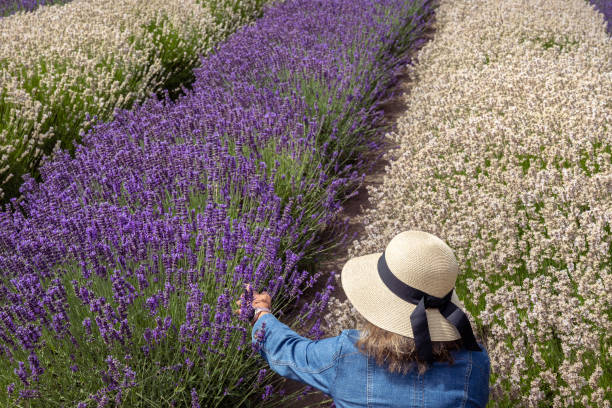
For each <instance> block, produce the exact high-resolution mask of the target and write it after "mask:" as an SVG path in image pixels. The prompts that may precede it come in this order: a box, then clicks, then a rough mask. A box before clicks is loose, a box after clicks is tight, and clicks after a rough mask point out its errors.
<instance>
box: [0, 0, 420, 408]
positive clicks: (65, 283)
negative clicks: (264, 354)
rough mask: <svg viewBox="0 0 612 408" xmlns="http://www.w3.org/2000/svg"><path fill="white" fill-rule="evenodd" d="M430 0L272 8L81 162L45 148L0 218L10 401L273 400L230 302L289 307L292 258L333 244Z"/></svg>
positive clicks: (310, 278)
mask: <svg viewBox="0 0 612 408" xmlns="http://www.w3.org/2000/svg"><path fill="white" fill-rule="evenodd" d="M76 1H77V0H75V2H76ZM170 3H171V4H173V3H172V2H170ZM430 13H431V8H430V6H429V5H428V3H427V2H426V1H421V0H415V1H405V0H381V1H377V2H371V1H369V0H359V1H355V0H326V1H311V0H291V1H287V2H285V3H279V4H276V5H274V7H270V8H268V9H267V11H266V14H265V17H264V18H262V19H261V20H258V21H257V22H256V24H254V25H252V26H248V27H244V28H243V29H241V30H240V31H239V32H237V33H236V34H235V35H233V36H231V37H229V38H228V40H227V41H226V42H224V43H223V44H222V45H221V46H220V47H219V48H218V50H217V51H216V52H215V53H214V54H210V55H209V56H207V57H206V58H203V59H202V66H201V68H199V69H197V70H196V71H195V77H196V80H195V83H194V84H193V91H191V92H187V93H186V95H184V96H181V97H180V98H179V99H177V100H176V101H174V102H173V101H171V100H169V99H167V98H166V99H156V98H155V99H150V100H148V101H146V103H144V104H143V105H141V106H138V107H136V108H135V109H134V110H132V111H120V112H117V114H116V116H115V119H114V120H113V121H112V122H109V123H101V124H97V125H95V126H94V128H93V129H92V130H91V131H90V132H88V133H87V134H85V135H84V137H83V145H79V146H77V148H76V152H75V156H74V157H72V156H71V155H70V154H69V152H67V151H65V150H62V149H58V151H57V152H56V154H55V156H54V157H52V158H47V159H45V160H44V161H43V164H42V165H41V167H40V174H41V178H42V182H36V181H35V180H34V178H32V177H30V176H26V177H25V178H26V181H25V182H24V184H23V185H22V187H21V193H22V194H23V196H24V200H22V201H19V202H18V200H16V199H12V200H11V208H10V209H9V208H8V206H7V208H6V209H5V211H3V212H0V354H2V358H1V359H0V372H1V373H9V374H0V385H1V386H2V387H6V388H7V389H9V388H8V387H10V389H11V394H10V396H7V397H6V398H9V400H8V401H9V404H10V403H11V402H14V401H15V400H16V398H25V397H24V396H21V397H19V395H20V394H19V392H21V391H23V390H28V393H29V394H27V395H29V396H30V398H31V399H34V398H36V395H40V396H42V397H43V398H44V399H45V400H46V401H58V402H59V401H73V402H74V405H76V404H77V402H80V403H81V405H80V406H92V405H91V404H92V403H93V404H97V405H98V406H104V405H105V404H107V403H110V401H112V400H113V399H114V400H115V401H119V403H121V404H125V406H143V405H146V406H148V402H147V401H148V400H151V401H162V402H163V401H166V402H168V404H173V403H176V404H179V405H181V406H188V405H189V404H192V405H194V406H197V405H200V406H207V407H213V406H237V405H239V404H240V403H241V401H244V399H245V398H246V397H248V396H249V395H251V394H252V395H253V396H254V397H255V398H256V399H258V400H259V401H260V403H261V404H263V403H265V400H267V399H269V398H270V397H271V392H272V387H270V386H269V384H265V382H264V381H263V380H264V379H265V378H262V379H261V380H262V381H261V384H255V385H253V383H254V382H256V380H257V377H258V374H257V373H258V370H259V368H261V367H260V364H259V363H257V360H256V359H254V358H253V354H255V353H254V350H253V349H252V346H251V347H249V343H250V341H249V340H250V336H249V333H248V331H247V330H248V328H249V324H248V322H247V318H246V316H248V315H249V310H248V307H250V305H248V302H243V303H242V306H241V308H242V310H240V313H235V311H234V310H233V308H234V306H235V301H236V300H237V299H238V298H239V296H240V295H241V294H242V293H243V284H244V283H247V282H248V283H250V284H251V286H252V287H253V289H255V290H258V291H261V290H262V289H263V288H265V289H266V290H267V291H268V292H269V293H270V295H271V296H272V297H273V298H274V299H275V302H276V304H275V305H274V306H275V308H278V309H283V308H285V307H286V306H287V305H289V304H290V303H291V301H292V300H298V299H299V297H300V295H302V293H303V291H304V290H306V289H307V288H309V287H312V285H313V284H314V283H315V281H316V280H317V279H318V278H319V277H320V275H321V274H320V273H317V274H314V275H310V274H309V273H308V271H306V270H303V266H300V265H303V264H307V263H311V262H312V261H313V258H314V257H315V256H317V255H318V254H320V253H321V252H322V251H324V250H325V249H326V248H327V247H326V245H328V244H330V243H328V242H320V241H318V243H316V242H317V241H315V240H316V239H317V238H318V237H319V233H320V232H321V231H322V230H323V229H325V228H328V227H330V226H334V225H337V222H338V217H337V215H338V214H339V212H340V210H341V206H340V200H341V198H342V197H343V196H345V195H346V194H350V193H351V192H352V190H354V189H355V188H356V187H357V185H358V182H359V181H360V180H361V179H362V173H360V171H363V168H364V163H363V160H360V154H361V151H363V150H364V149H368V148H369V149H375V148H376V147H377V142H380V136H381V134H380V132H379V131H378V130H377V129H376V128H375V126H376V125H377V123H378V120H379V119H380V117H381V114H380V110H379V105H380V103H382V101H383V100H384V98H385V97H386V96H387V93H386V89H387V88H388V86H389V84H390V83H392V81H393V80H394V75H395V73H396V70H397V69H398V68H399V67H401V65H402V64H403V63H405V60H404V59H403V58H404V57H401V56H400V55H402V53H403V52H404V51H406V50H407V49H408V48H409V47H411V46H412V45H413V44H414V43H415V40H416V38H418V37H419V36H420V35H421V34H422V32H423V30H424V28H425V21H426V17H427V16H428V15H429V14H430ZM332 283H333V282H332V279H329V280H328V282H327V283H326V285H325V289H323V290H322V291H321V292H318V293H316V294H315V296H314V299H313V300H312V301H311V302H309V303H307V304H305V305H304V306H305V307H304V309H302V310H301V315H302V316H303V318H302V319H298V321H297V322H295V325H297V326H299V325H300V324H303V323H305V322H306V321H307V320H308V319H309V318H310V317H312V316H314V315H315V314H317V312H319V311H320V310H322V309H323V308H324V307H325V306H326V304H327V302H328V300H329V297H330V293H331V292H332V291H333V289H334V285H333V284H332ZM311 333H312V335H314V336H315V337H318V336H320V335H321V332H320V330H319V324H318V323H317V324H315V326H313V328H312V329H311ZM249 352H250V353H251V354H249ZM30 355H37V356H39V358H41V364H40V370H43V371H40V372H39V371H37V372H36V373H34V372H33V371H32V370H31V369H29V368H28V367H31V364H30V365H28V364H29V360H28V358H29V356H30ZM41 356H42V357H41ZM26 361H27V362H26ZM13 370H17V372H15V373H14V375H13V374H11V373H13ZM35 370H38V368H36V369H35ZM100 373H102V375H100ZM134 373H135V374H134ZM128 374H129V375H128ZM264 375H265V372H264V374H262V376H264ZM22 376H23V377H24V378H23V379H22V378H21V377H22ZM34 377H36V379H34ZM77 382H78V386H77V385H76V384H77ZM18 391H19V392H18ZM34 391H36V392H37V393H36V392H34ZM87 393H88V394H89V396H88V397H87V398H85V399H84V397H85V395H84V394H87ZM145 397H146V398H145ZM2 398H4V397H3V396H2V395H0V402H2Z"/></svg>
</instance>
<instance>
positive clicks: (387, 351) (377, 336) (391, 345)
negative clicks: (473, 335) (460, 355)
mask: <svg viewBox="0 0 612 408" xmlns="http://www.w3.org/2000/svg"><path fill="white" fill-rule="evenodd" d="M360 317H361V316H360ZM358 322H359V324H358V328H359V329H360V337H359V340H357V343H355V345H356V346H357V349H358V350H359V351H360V352H361V353H363V354H365V355H366V356H368V355H369V356H372V357H374V359H375V360H376V364H378V365H379V366H381V367H384V366H386V367H387V369H388V370H389V371H390V372H392V373H395V372H401V373H402V374H406V373H408V372H409V371H410V370H411V369H413V368H414V367H415V366H416V367H418V372H419V374H423V373H425V371H427V369H428V364H427V362H425V361H422V360H420V359H419V357H418V355H417V352H416V347H415V343H414V339H412V338H410V337H405V336H402V335H400V334H396V333H392V332H390V331H387V330H384V329H381V328H380V327H378V326H375V325H374V324H372V323H370V322H369V321H367V320H365V319H364V318H363V317H361V318H360V319H358ZM431 343H432V350H433V357H434V361H441V362H448V363H449V364H453V363H454V359H453V356H452V354H451V351H454V350H459V349H461V348H462V347H463V341H462V340H461V339H458V340H453V341H432V342H431Z"/></svg>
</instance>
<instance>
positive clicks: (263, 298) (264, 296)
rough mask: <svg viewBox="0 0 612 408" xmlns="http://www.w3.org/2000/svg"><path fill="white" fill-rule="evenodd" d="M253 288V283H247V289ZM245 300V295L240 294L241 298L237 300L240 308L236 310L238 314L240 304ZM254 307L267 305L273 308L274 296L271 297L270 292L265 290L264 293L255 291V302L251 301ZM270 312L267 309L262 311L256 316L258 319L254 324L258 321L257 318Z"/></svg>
mask: <svg viewBox="0 0 612 408" xmlns="http://www.w3.org/2000/svg"><path fill="white" fill-rule="evenodd" d="M250 289H251V285H250V284H248V283H247V284H246V290H250ZM243 300H244V295H241V296H240V300H237V301H236V304H238V310H236V311H235V313H236V314H240V306H241V304H242V301H243ZM251 304H252V306H253V308H257V307H267V308H268V309H272V298H271V297H270V295H269V294H268V292H266V291H263V292H262V293H258V292H255V291H254V292H253V302H252V303H251ZM267 313H270V312H266V311H261V312H260V313H259V315H257V316H255V317H256V319H255V320H254V321H253V324H255V322H256V321H257V319H259V317H261V316H263V315H264V314H267Z"/></svg>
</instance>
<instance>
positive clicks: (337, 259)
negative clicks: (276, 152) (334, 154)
mask: <svg viewBox="0 0 612 408" xmlns="http://www.w3.org/2000/svg"><path fill="white" fill-rule="evenodd" d="M431 18H432V21H431V22H430V23H429V27H428V28H427V29H426V31H425V32H424V35H423V37H422V38H424V39H425V40H426V41H425V42H423V43H422V44H421V45H420V47H418V48H417V49H413V50H411V51H410V53H409V57H410V58H411V60H413V63H414V62H415V61H414V59H415V55H416V53H417V51H418V49H420V48H422V47H423V46H424V45H425V44H426V43H427V41H429V40H430V39H431V38H433V35H434V32H435V29H434V26H435V24H434V23H435V14H434V16H432V17H431ZM412 85H413V82H411V81H410V78H409V75H408V72H407V69H406V68H404V69H403V70H402V71H401V72H400V73H399V76H398V81H397V83H396V84H395V85H394V86H393V88H391V90H390V91H391V92H392V94H393V95H394V96H393V97H392V98H390V99H389V100H388V101H387V102H386V103H385V104H384V105H382V106H381V108H382V109H383V111H384V118H383V123H382V126H385V127H387V128H388V130H387V131H388V132H394V131H396V130H397V120H398V119H399V118H400V117H401V116H402V114H403V113H404V112H405V110H406V109H407V107H408V105H407V101H408V98H407V97H406V94H408V93H409V92H410V90H411V88H412ZM396 147H397V145H396V144H395V143H394V142H392V141H388V143H387V145H386V146H385V147H384V149H385V151H387V152H389V151H392V150H393V149H395V148H396ZM380 154H381V152H378V153H376V154H370V156H371V157H367V156H366V157H365V160H366V162H368V161H369V160H375V162H374V163H373V164H372V166H371V168H370V171H369V172H368V173H367V174H366V176H365V179H364V181H363V183H362V184H361V186H360V187H359V189H358V194H357V195H356V196H354V197H352V198H350V199H348V200H346V201H345V202H344V203H343V210H342V217H343V219H345V220H346V219H348V222H349V227H348V235H349V236H353V234H355V233H356V239H358V238H359V237H362V236H363V235H364V232H365V228H364V224H363V222H362V220H361V217H359V215H361V214H363V213H364V212H365V210H366V209H368V208H371V207H372V206H373V205H372V203H371V202H370V201H369V196H368V191H367V188H366V186H368V185H370V186H379V185H381V184H382V182H383V178H384V175H385V167H386V166H388V165H389V163H390V162H389V161H388V160H385V159H382V158H379V156H380ZM349 244H350V242H348V243H347V244H346V245H344V246H343V247H340V248H338V249H337V251H336V252H335V253H334V254H333V255H331V256H328V257H327V259H325V260H323V261H321V262H319V263H318V265H317V270H318V271H323V274H322V276H321V277H320V278H319V279H318V281H317V283H316V284H315V285H314V287H313V288H311V289H309V291H308V292H307V293H305V294H304V296H303V297H302V299H300V305H299V306H297V307H295V310H296V311H297V310H300V306H301V305H302V304H303V303H304V302H311V301H312V300H313V298H314V294H315V293H317V292H319V291H323V290H324V289H325V288H324V285H325V282H326V281H327V279H328V277H329V274H330V273H332V272H339V271H341V270H342V267H343V266H344V264H345V263H346V261H348V245H349ZM332 295H333V296H334V297H336V298H337V299H338V300H340V301H344V300H346V295H345V294H344V291H343V290H342V287H340V286H337V287H336V289H335V290H334V292H333V293H332ZM293 317H294V316H293V315H292V313H289V314H287V315H285V316H283V318H282V320H284V321H292V318H293ZM309 329H310V327H305V328H303V329H301V330H298V333H299V334H300V335H302V336H306V333H307V332H308V330H309ZM326 337H331V335H328V334H327V333H326V335H324V336H323V338H326ZM275 379H276V380H278V381H279V382H280V386H279V388H282V389H284V390H285V395H290V394H293V393H296V392H297V391H299V390H302V389H303V388H304V384H303V383H301V382H298V381H294V380H290V379H286V378H282V377H280V376H276V375H275ZM274 401H275V398H273V399H272V401H270V406H274V407H278V406H280V405H278V403H277V404H274ZM331 403H332V400H331V397H329V396H327V395H326V394H324V393H322V392H320V391H318V390H315V389H312V390H311V391H309V392H308V393H307V394H306V395H305V396H303V397H302V398H301V399H300V400H299V401H294V402H291V403H288V402H287V403H285V405H283V406H290V407H292V408H315V407H329V406H330V405H331Z"/></svg>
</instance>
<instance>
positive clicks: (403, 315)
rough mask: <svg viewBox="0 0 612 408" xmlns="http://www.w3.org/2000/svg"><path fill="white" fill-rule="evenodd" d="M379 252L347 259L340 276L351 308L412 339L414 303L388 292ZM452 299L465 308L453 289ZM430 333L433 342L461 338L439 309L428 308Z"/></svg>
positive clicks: (383, 326)
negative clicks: (380, 272)
mask: <svg viewBox="0 0 612 408" xmlns="http://www.w3.org/2000/svg"><path fill="white" fill-rule="evenodd" d="M381 254H382V253H375V254H369V255H364V256H359V257H356V258H352V259H349V260H348V261H347V262H346V264H345V265H344V267H343V268H342V273H341V275H340V279H341V282H342V288H343V289H344V293H345V294H346V297H347V298H348V300H349V301H350V302H351V303H352V305H353V307H355V309H357V311H358V312H359V313H361V315H362V316H363V317H364V318H365V319H366V320H368V321H369V322H370V323H372V324H374V325H376V326H378V327H380V328H382V329H385V330H387V331H390V332H393V333H397V334H401V335H402V336H406V337H410V338H414V335H413V333H412V325H411V323H410V315H411V314H412V312H413V311H414V309H415V308H416V305H414V304H412V303H408V302H406V301H405V300H403V299H401V298H400V297H398V296H397V295H396V294H395V293H393V292H391V290H390V289H389V288H387V286H386V285H385V284H384V283H383V281H382V280H381V279H380V276H379V275H378V269H377V264H378V258H380V256H381ZM451 302H453V303H454V304H455V305H457V306H458V307H459V308H461V310H465V307H464V306H463V304H462V303H461V301H460V300H459V298H458V297H457V293H456V292H455V290H454V289H453V294H452V297H451ZM425 312H426V314H427V322H428V324H429V335H430V337H431V340H432V341H451V340H457V339H460V338H461V335H460V334H459V331H458V330H457V329H456V328H455V326H453V325H452V324H451V323H450V322H449V321H448V320H446V318H444V316H442V314H440V311H439V310H438V309H427V310H426V311H425Z"/></svg>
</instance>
